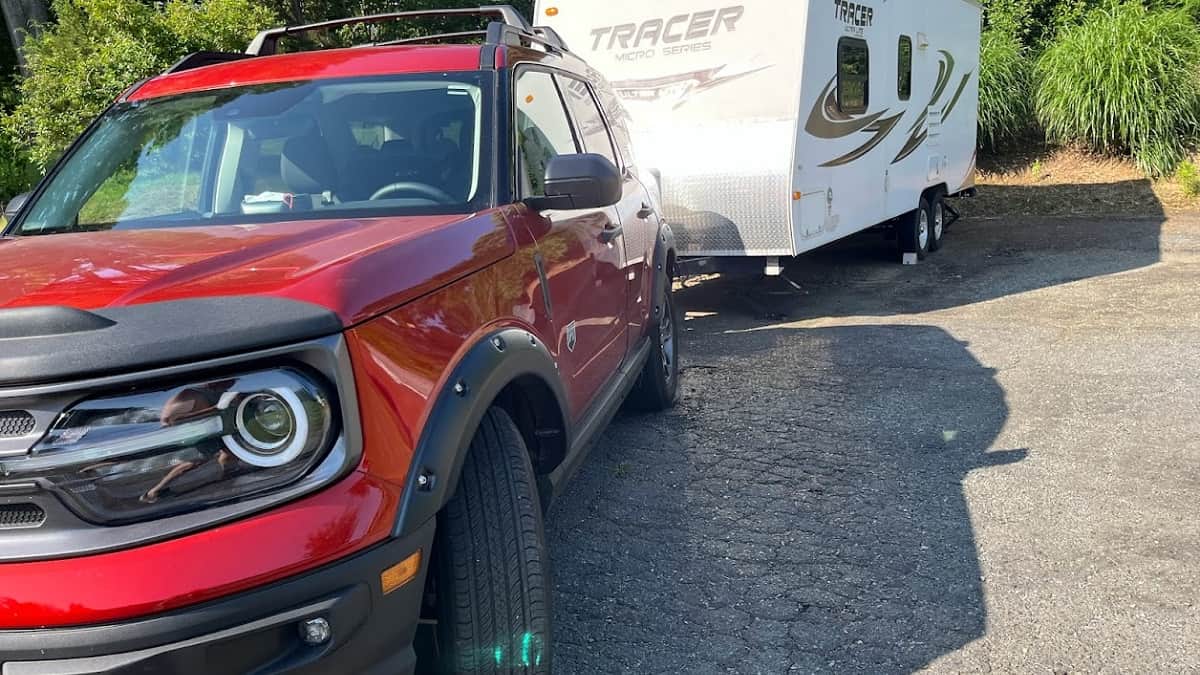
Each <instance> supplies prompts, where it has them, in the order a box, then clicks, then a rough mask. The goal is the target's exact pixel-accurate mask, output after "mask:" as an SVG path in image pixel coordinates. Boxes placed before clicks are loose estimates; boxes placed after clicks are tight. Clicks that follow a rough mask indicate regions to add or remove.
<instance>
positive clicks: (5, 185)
mask: <svg viewBox="0 0 1200 675" xmlns="http://www.w3.org/2000/svg"><path fill="white" fill-rule="evenodd" d="M14 105H16V89H15V88H14V86H13V84H12V83H11V82H9V81H7V78H4V79H2V80H0V110H11V109H12V107H13V106H14ZM36 178H37V171H36V170H35V168H34V166H33V164H32V163H31V162H30V161H29V155H28V153H27V151H26V148H25V147H24V146H23V145H22V144H20V143H18V142H17V141H16V140H15V139H13V138H11V137H10V136H8V135H7V134H2V133H0V204H4V203H7V202H8V200H9V199H10V198H11V197H13V195H17V194H20V193H22V192H24V191H25V190H27V189H29V186H30V185H31V184H32V183H33V181H34V180H35V179H36Z"/></svg>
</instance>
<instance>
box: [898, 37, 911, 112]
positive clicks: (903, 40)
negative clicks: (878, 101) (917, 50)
mask: <svg viewBox="0 0 1200 675" xmlns="http://www.w3.org/2000/svg"><path fill="white" fill-rule="evenodd" d="M912 59H913V50H912V38H910V37H909V36H907V35H901V36H900V52H899V55H898V57H897V60H898V62H899V64H900V66H899V70H898V71H897V73H898V75H897V82H896V91H897V93H898V94H899V95H900V100H901V101H907V100H908V99H909V98H911V97H912Z"/></svg>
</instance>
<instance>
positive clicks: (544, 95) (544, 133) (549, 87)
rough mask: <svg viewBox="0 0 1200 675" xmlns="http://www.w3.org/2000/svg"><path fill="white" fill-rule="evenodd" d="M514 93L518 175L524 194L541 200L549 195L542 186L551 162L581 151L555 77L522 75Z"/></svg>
mask: <svg viewBox="0 0 1200 675" xmlns="http://www.w3.org/2000/svg"><path fill="white" fill-rule="evenodd" d="M513 91H514V92H515V95H516V99H517V100H516V103H517V106H516V108H517V109H516V119H515V122H516V132H517V149H518V152H517V154H518V169H517V173H518V175H519V176H520V179H521V194H522V196H526V197H533V196H540V195H543V194H545V193H544V192H543V190H544V186H543V184H542V183H543V181H544V180H545V176H546V165H547V164H549V163H550V160H551V159H553V158H555V157H557V156H558V155H570V154H574V153H576V152H579V150H578V148H577V147H576V145H575V136H574V135H573V134H572V133H571V123H570V121H569V120H568V118H567V111H566V109H565V108H564V107H563V102H562V98H561V97H560V96H559V94H558V87H557V85H555V83H554V77H553V76H551V75H550V74H549V73H546V72H542V71H537V70H525V71H521V72H520V73H519V74H518V75H517V81H516V84H515V85H514V86H513Z"/></svg>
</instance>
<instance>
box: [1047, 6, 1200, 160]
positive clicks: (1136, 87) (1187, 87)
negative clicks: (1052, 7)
mask: <svg viewBox="0 0 1200 675" xmlns="http://www.w3.org/2000/svg"><path fill="white" fill-rule="evenodd" d="M1197 64H1200V31H1198V30H1197V29H1196V25H1195V23H1194V22H1193V21H1192V20H1191V18H1190V17H1189V16H1188V15H1187V14H1186V13H1184V12H1182V11H1180V10H1150V9H1147V8H1145V7H1144V6H1142V5H1141V4H1140V3H1137V2H1125V3H1122V4H1113V5H1111V6H1108V7H1105V8H1103V9H1097V10H1093V11H1091V12H1089V13H1088V14H1087V16H1086V17H1085V18H1084V20H1083V22H1082V23H1080V24H1078V25H1075V26H1068V27H1066V28H1064V29H1063V31H1062V32H1061V33H1060V34H1059V36H1058V38H1057V39H1056V40H1055V42H1054V43H1053V44H1051V45H1050V46H1049V47H1048V48H1047V49H1046V51H1045V52H1044V53H1043V54H1042V56H1041V58H1040V59H1039V60H1038V62H1037V65H1036V78H1037V96H1036V105H1037V116H1038V119H1039V121H1040V122H1041V123H1042V125H1043V127H1044V128H1045V129H1046V132H1047V134H1048V135H1049V136H1050V138H1051V139H1052V140H1056V141H1059V142H1066V143H1081V144H1084V145H1086V146H1088V147H1090V148H1092V149H1094V150H1098V151H1102V152H1129V153H1131V154H1132V155H1133V156H1134V158H1135V159H1136V160H1137V162H1138V165H1139V166H1140V167H1141V168H1142V170H1144V171H1146V172H1147V173H1148V174H1150V175H1152V176H1156V177H1158V176H1163V175H1169V174H1170V173H1171V172H1172V171H1173V170H1174V169H1175V167H1176V166H1177V165H1178V164H1179V162H1180V161H1181V160H1182V159H1183V158H1184V156H1185V153H1186V151H1187V146H1188V143H1189V139H1195V137H1196V135H1197V133H1198V132H1200V70H1198V68H1200V67H1198V65H1197Z"/></svg>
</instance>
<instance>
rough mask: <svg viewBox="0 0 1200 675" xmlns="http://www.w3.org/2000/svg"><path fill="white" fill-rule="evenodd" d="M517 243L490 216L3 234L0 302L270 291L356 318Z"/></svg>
mask: <svg viewBox="0 0 1200 675" xmlns="http://www.w3.org/2000/svg"><path fill="white" fill-rule="evenodd" d="M514 250H515V245H514V242H513V240H512V237H511V235H510V234H509V230H508V228H507V225H506V224H505V223H504V220H503V219H502V218H501V217H500V216H499V215H498V214H495V213H489V214H486V215H475V216H461V215H459V216H416V217H393V218H372V219H362V220H308V221H292V222H285V223H270V224H261V225H222V226H211V227H188V228H170V229H146V230H114V231H108V232H90V233H78V234H55V235H46V236H29V237H7V238H2V239H0V309H3V308H13V307H31V306H43V305H58V306H66V307H74V308H77V309H85V310H89V309H99V308H104V307H120V306H128V305H135V304H144V303H151V302H164V301H170V300H182V299H194V298H204V297H215V296H228V295H269V296H278V297H283V298H288V299H292V300H301V301H304V302H309V303H313V304H317V305H321V306H323V307H325V308H327V309H329V310H332V311H333V312H335V313H336V314H337V315H338V316H339V318H341V320H342V322H343V324H344V325H352V324H354V323H358V322H359V321H362V320H365V319H367V318H369V317H371V316H373V315H376V314H379V313H382V312H385V311H387V310H389V309H392V308H394V307H397V306H399V305H401V304H403V303H405V302H407V301H409V300H411V299H413V298H415V297H419V296H420V295H423V294H425V293H428V292H429V291H432V290H434V289H436V288H438V287H440V286H442V285H445V284H447V283H450V282H451V281H454V280H455V279H458V278H460V277H462V276H465V275H467V274H470V273H471V272H473V271H476V270H478V269H481V268H483V267H486V266H487V265H490V264H492V263H494V262H496V261H497V260H500V259H501V258H503V257H505V256H508V255H511V254H512V252H513V251H514Z"/></svg>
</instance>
